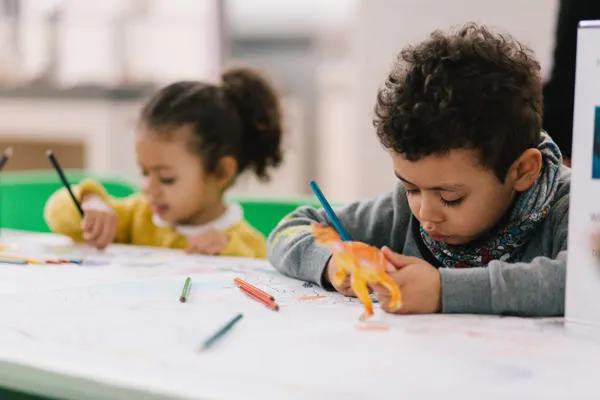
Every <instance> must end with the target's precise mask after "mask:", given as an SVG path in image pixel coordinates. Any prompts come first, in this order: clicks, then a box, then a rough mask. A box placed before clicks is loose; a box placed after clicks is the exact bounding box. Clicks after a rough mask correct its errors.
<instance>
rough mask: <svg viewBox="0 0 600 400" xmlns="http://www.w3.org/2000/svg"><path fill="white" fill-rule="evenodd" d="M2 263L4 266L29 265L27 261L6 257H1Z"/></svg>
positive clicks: (0, 261)
mask: <svg viewBox="0 0 600 400" xmlns="http://www.w3.org/2000/svg"><path fill="white" fill-rule="evenodd" d="M0 263H2V264H18V265H25V264H27V260H21V259H18V258H5V257H0Z"/></svg>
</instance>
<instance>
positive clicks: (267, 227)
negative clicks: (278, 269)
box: [228, 196, 335, 236]
mask: <svg viewBox="0 0 600 400" xmlns="http://www.w3.org/2000/svg"><path fill="white" fill-rule="evenodd" d="M228 200H230V201H235V202H238V203H239V204H240V205H241V206H242V208H243V209H244V217H245V218H246V220H247V221H248V223H249V224H250V225H252V226H253V227H254V228H256V229H257V230H258V231H259V232H261V233H262V234H263V235H265V236H268V235H269V233H271V231H272V230H273V228H275V226H276V225H277V224H278V223H279V221H281V219H282V218H283V217H285V216H286V215H288V214H289V213H291V212H292V211H294V210H295V209H296V208H298V207H300V206H304V205H308V206H313V207H318V208H320V207H321V204H320V203H319V201H318V200H317V199H316V198H314V197H296V198H262V197H250V196H229V197H228ZM334 205H335V204H332V206H334Z"/></svg>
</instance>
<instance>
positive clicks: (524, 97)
mask: <svg viewBox="0 0 600 400" xmlns="http://www.w3.org/2000/svg"><path fill="white" fill-rule="evenodd" d="M541 110H542V83H541V79H540V66H539V64H538V62H537V61H536V60H535V59H534V57H533V55H532V52H531V51H530V50H529V49H527V48H525V47H524V46H523V45H522V44H520V43H518V42H516V41H514V40H513V39H511V38H510V37H508V36H504V35H498V34H495V33H493V32H490V31H489V30H487V29H486V28H485V27H481V26H478V25H475V24H468V25H466V26H464V27H463V28H462V29H461V30H460V31H458V32H457V33H454V34H452V33H449V34H444V33H441V32H434V33H433V34H432V35H431V36H430V38H429V39H428V40H426V41H424V42H423V43H421V44H419V45H417V46H416V47H409V48H406V49H405V50H403V51H402V52H401V53H400V55H399V57H398V60H397V62H396V63H395V65H394V66H393V68H392V71H391V72H390V74H389V76H388V78H387V80H386V82H385V85H384V87H383V89H382V90H380V92H379V93H378V96H377V104H376V107H375V114H376V117H375V121H374V124H375V127H376V130H377V135H378V137H379V139H380V141H381V143H382V144H383V145H384V147H385V148H386V149H387V150H388V151H389V154H390V155H391V157H392V161H393V165H394V173H395V175H396V176H397V178H398V181H399V182H398V185H397V187H395V188H394V189H393V191H392V192H391V193H388V194H385V195H383V196H380V197H378V198H375V199H371V200H367V201H362V202H359V203H355V204H351V205H348V206H347V207H345V208H342V209H340V210H336V213H337V215H338V216H339V218H340V221H341V223H342V225H343V226H344V227H345V228H346V230H347V231H348V233H349V235H350V237H351V238H352V239H353V240H356V241H361V242H366V243H369V244H371V245H374V246H377V247H383V251H384V253H385V255H386V258H387V259H388V260H389V261H390V262H391V264H392V265H393V266H394V269H395V270H394V271H393V272H390V275H391V277H392V278H393V279H394V280H395V281H396V283H397V284H398V286H399V288H400V290H401V291H402V296H403V300H404V304H403V306H402V308H401V309H400V310H399V311H398V312H400V313H434V312H446V313H483V314H511V315H523V316H556V315H563V313H564V288H565V264H566V248H567V224H568V219H567V218H568V206H569V184H570V169H568V168H567V167H564V166H562V159H561V154H560V151H559V150H558V147H557V146H556V144H555V143H554V142H553V141H552V139H551V138H550V137H549V136H548V135H547V134H545V133H544V132H542V131H541V117H542V111H541ZM315 221H316V222H327V218H326V215H325V213H324V212H323V211H321V210H320V211H317V210H316V209H313V208H310V207H301V208H299V209H298V210H296V211H295V212H293V213H292V214H290V215H289V216H288V217H287V218H285V219H284V220H283V221H282V222H281V223H280V224H279V225H278V226H277V228H276V229H275V230H274V231H273V232H272V233H271V235H270V237H269V239H268V245H267V246H268V249H267V251H268V258H269V260H270V261H271V263H272V264H273V265H274V266H275V268H277V269H278V270H279V271H281V272H282V273H284V274H286V275H289V276H292V277H295V278H298V279H302V280H307V281H311V282H315V283H318V284H320V285H321V286H323V287H325V288H329V289H335V290H337V291H338V292H340V293H342V294H345V295H348V296H351V295H353V293H352V290H351V287H350V281H348V280H347V281H346V282H345V283H344V284H342V285H341V286H339V287H334V286H332V284H331V281H332V279H331V277H332V276H333V272H334V271H335V266H334V265H333V261H332V260H331V253H330V252H329V250H327V249H326V248H324V247H321V246H318V245H317V244H315V242H314V239H313V237H312V235H311V233H310V228H309V224H310V223H311V222H315ZM372 289H373V290H374V291H375V294H376V295H377V297H378V300H379V302H380V304H381V306H382V307H383V308H384V309H385V308H386V305H387V304H388V302H389V298H388V297H387V293H386V291H385V290H383V288H381V287H378V286H374V287H373V288H372ZM386 311H389V310H386Z"/></svg>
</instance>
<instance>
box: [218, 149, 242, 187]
mask: <svg viewBox="0 0 600 400" xmlns="http://www.w3.org/2000/svg"><path fill="white" fill-rule="evenodd" d="M237 168H238V165H237V161H236V160H235V158H233V157H231V156H225V157H222V158H221V159H220V160H219V166H218V168H217V177H218V179H219V183H220V184H221V189H223V190H224V189H226V188H227V187H228V186H229V185H230V184H231V182H232V181H233V179H234V178H235V176H236V175H237Z"/></svg>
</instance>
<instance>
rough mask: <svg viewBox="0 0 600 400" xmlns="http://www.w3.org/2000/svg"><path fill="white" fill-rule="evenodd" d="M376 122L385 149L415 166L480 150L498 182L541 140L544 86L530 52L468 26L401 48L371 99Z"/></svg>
mask: <svg viewBox="0 0 600 400" xmlns="http://www.w3.org/2000/svg"><path fill="white" fill-rule="evenodd" d="M374 125H375V127H376V129H377V135H378V136H379V139H380V140H381V143H382V144H383V145H384V146H385V147H386V148H388V149H391V150H393V151H395V152H396V153H399V154H402V155H403V156H405V157H406V158H407V159H408V160H411V161H416V160H419V159H420V158H422V157H425V156H428V155H432V154H446V153H447V152H448V151H450V150H452V149H462V148H469V149H475V150H478V151H479V153H480V162H481V164H482V165H483V166H485V167H487V168H490V169H491V170H493V171H494V173H495V175H496V176H497V177H498V179H499V180H500V181H501V182H504V178H505V176H506V173H507V172H508V169H509V168H510V166H511V165H512V163H513V162H514V161H515V160H516V159H517V158H518V157H519V156H520V155H521V153H522V152H523V151H525V150H526V149H528V148H531V147H536V146H537V145H538V144H539V143H540V141H541V135H540V132H541V126H542V82H541V78H540V65H539V63H538V61H537V60H536V59H535V57H534V55H533V52H532V51H531V50H530V49H529V48H527V47H526V46H524V45H523V44H521V43H519V42H518V41H516V40H514V39H512V38H511V37H510V36H508V35H503V34H497V33H493V32H491V31H490V30H488V29H487V28H486V27H484V26H479V25H477V24H474V23H470V24H467V25H465V26H463V27H462V28H461V29H460V30H459V31H458V32H457V33H450V34H446V33H443V32H440V31H435V32H433V33H432V34H431V36H430V37H429V39H428V40H426V41H424V42H422V43H421V44H419V45H417V46H411V47H408V48H406V49H404V50H402V51H401V52H400V54H399V56H398V59H397V60H396V62H395V63H394V65H393V68H392V70H391V72H390V74H389V76H388V78H387V80H386V82H385V86H384V87H383V89H381V90H380V91H379V93H378V95H377V104H376V106H375V119H374Z"/></svg>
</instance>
